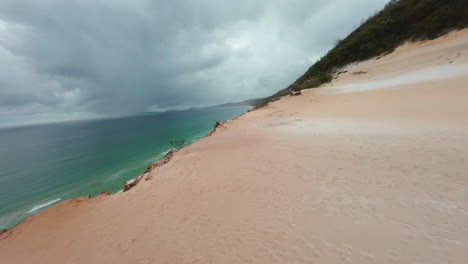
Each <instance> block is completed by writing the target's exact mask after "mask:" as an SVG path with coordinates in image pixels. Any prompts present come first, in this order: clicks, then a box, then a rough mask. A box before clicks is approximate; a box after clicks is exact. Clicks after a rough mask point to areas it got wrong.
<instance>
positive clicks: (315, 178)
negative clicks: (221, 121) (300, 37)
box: [0, 30, 468, 264]
mask: <svg viewBox="0 0 468 264" xmlns="http://www.w3.org/2000/svg"><path fill="white" fill-rule="evenodd" d="M358 73H359V74H358ZM151 176H152V177H151V178H152V179H150V180H148V181H142V182H140V183H139V184H138V185H137V186H136V187H134V188H132V189H131V190H129V191H128V192H125V193H122V194H118V195H111V196H100V197H97V198H93V199H76V200H69V201H64V202H61V203H59V204H58V205H55V206H53V207H51V208H48V209H46V210H45V211H42V212H40V213H38V214H36V215H34V216H32V217H30V218H29V219H27V220H26V221H24V222H22V223H21V224H19V225H18V226H17V227H15V228H14V229H12V230H10V231H8V232H6V233H4V234H2V235H0V260H1V261H0V262H1V263H424V264H427V263H465V262H466V260H467V259H468V251H467V248H468V30H464V31H458V32H452V33H450V34H449V35H448V36H445V37H442V38H440V39H436V40H433V41H427V42H424V43H411V44H406V45H404V46H402V47H400V48H398V49H397V50H396V51H395V52H393V53H392V54H390V55H387V56H385V57H382V58H379V59H374V60H370V61H367V62H364V63H360V64H358V65H354V66H353V67H351V68H349V69H348V72H347V73H344V74H342V75H340V76H339V78H338V79H336V80H334V81H333V82H332V83H331V84H329V85H327V86H325V87H322V88H318V89H311V90H307V91H305V92H304V95H302V96H296V97H285V98H283V99H281V100H279V101H276V102H273V103H270V104H269V105H268V106H266V107H264V108H261V109H258V110H255V111H252V112H250V113H247V114H245V115H243V116H241V117H239V118H237V119H236V120H232V121H229V122H228V123H227V125H226V126H221V127H220V128H218V129H217V131H216V132H215V133H214V134H213V135H211V136H209V137H206V138H204V139H202V140H200V141H198V142H196V143H194V144H193V145H191V146H189V147H186V148H184V149H182V150H180V151H178V152H177V153H175V155H174V156H173V157H172V159H171V161H170V162H168V163H167V164H165V165H164V166H161V167H158V168H156V169H155V170H153V171H152V172H151Z"/></svg>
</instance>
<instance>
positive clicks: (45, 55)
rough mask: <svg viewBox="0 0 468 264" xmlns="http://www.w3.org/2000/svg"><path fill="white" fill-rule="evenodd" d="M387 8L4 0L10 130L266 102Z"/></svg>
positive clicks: (247, 1) (1, 117)
mask: <svg viewBox="0 0 468 264" xmlns="http://www.w3.org/2000/svg"><path fill="white" fill-rule="evenodd" d="M387 1H388V0H288V1H286V0H238V1H221V0H196V1H195V0H192V1H189V0H186V1H182V0H170V1H169V0H66V1H62V0H34V1H30V0H0V67H1V71H0V126H11V125H16V124H24V123H37V122H55V121H61V120H75V119H83V118H94V117H102V116H119V115H127V114H130V113H139V112H145V111H152V110H165V109H170V108H175V109H181V108H187V107H192V106H206V105H215V104H219V103H225V102H236V101H242V100H245V99H250V98H256V97H264V96H268V95H271V94H272V93H274V92H276V91H278V90H280V89H282V88H285V87H286V86H288V85H289V84H290V83H292V82H293V81H294V80H295V79H297V78H298V77H299V76H300V75H301V74H302V73H304V72H305V71H306V70H307V68H308V67H309V66H310V65H311V64H313V62H315V61H316V60H317V59H318V58H320V56H322V55H323V54H324V53H325V52H326V51H327V50H328V49H330V48H331V47H332V46H333V44H334V42H335V41H336V40H337V39H338V38H343V37H345V36H346V35H347V34H348V33H349V32H350V31H351V30H352V29H353V28H354V27H355V26H356V25H358V24H359V23H360V21H361V20H362V19H363V18H366V17H368V16H369V15H370V14H372V13H374V12H376V11H377V10H379V9H381V8H382V7H383V6H384V5H385V3H386V2H387Z"/></svg>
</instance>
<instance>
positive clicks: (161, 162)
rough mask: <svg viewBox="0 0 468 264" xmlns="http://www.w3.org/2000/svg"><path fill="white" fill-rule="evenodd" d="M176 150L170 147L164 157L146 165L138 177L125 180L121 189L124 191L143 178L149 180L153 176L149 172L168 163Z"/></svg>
mask: <svg viewBox="0 0 468 264" xmlns="http://www.w3.org/2000/svg"><path fill="white" fill-rule="evenodd" d="M176 152H177V150H176V149H172V150H171V151H169V152H168V153H167V154H166V155H165V156H164V158H162V159H160V160H158V161H155V162H153V163H151V164H150V165H148V168H147V169H146V171H145V173H143V174H141V175H139V176H138V177H136V178H134V179H131V180H128V181H125V182H124V188H123V191H124V192H126V191H128V190H130V189H131V188H133V187H135V186H136V185H137V184H138V183H139V182H140V181H141V179H143V178H144V179H145V181H149V180H151V179H152V178H153V176H152V175H151V174H150V172H152V171H153V170H155V169H156V168H157V167H159V166H162V165H164V164H166V163H168V162H169V161H170V160H171V159H172V156H174V153H176Z"/></svg>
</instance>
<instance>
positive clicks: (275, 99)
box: [270, 97, 281, 102]
mask: <svg viewBox="0 0 468 264" xmlns="http://www.w3.org/2000/svg"><path fill="white" fill-rule="evenodd" d="M280 99H281V97H276V98H272V99H271V100H270V102H276V101H279V100H280Z"/></svg>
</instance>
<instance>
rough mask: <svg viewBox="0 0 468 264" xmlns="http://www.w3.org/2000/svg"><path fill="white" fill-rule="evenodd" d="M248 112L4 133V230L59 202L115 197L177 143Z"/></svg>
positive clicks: (0, 135) (0, 203) (0, 212)
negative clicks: (106, 194) (106, 195)
mask: <svg viewBox="0 0 468 264" xmlns="http://www.w3.org/2000/svg"><path fill="white" fill-rule="evenodd" d="M248 109H249V108H247V107H229V108H205V109H196V110H186V111H176V112H165V113H154V114H146V115H141V116H134V117H126V118H119V119H108V120H93V121H79V122H66V123H56V124H47V125H35V126H27V127H17V128H4V129H0V230H2V229H9V228H11V227H13V226H14V225H16V224H17V223H19V222H20V221H22V220H24V219H25V218H27V217H28V216H30V215H32V214H34V213H37V212H39V211H41V210H43V209H45V208H47V207H49V206H51V205H53V204H55V203H57V202H59V201H63V200H66V199H70V198H76V197H81V196H86V195H91V196H94V195H97V194H99V193H101V192H102V191H108V192H110V193H116V192H119V191H121V190H122V188H123V182H124V181H126V180H129V179H132V178H135V177H136V176H138V175H139V174H141V173H143V172H144V171H145V170H146V167H147V165H148V164H150V163H151V162H153V161H156V160H159V159H161V158H162V157H163V156H164V155H165V153H167V152H168V151H169V150H170V149H171V148H173V145H171V141H176V140H184V141H185V145H188V144H191V143H192V142H194V141H196V140H198V139H200V138H202V137H204V136H205V135H206V133H208V132H209V131H211V130H212V129H213V126H214V123H215V122H216V121H219V120H228V119H232V118H235V117H237V116H239V115H241V114H242V113H245V112H246V111H247V110H248Z"/></svg>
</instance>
